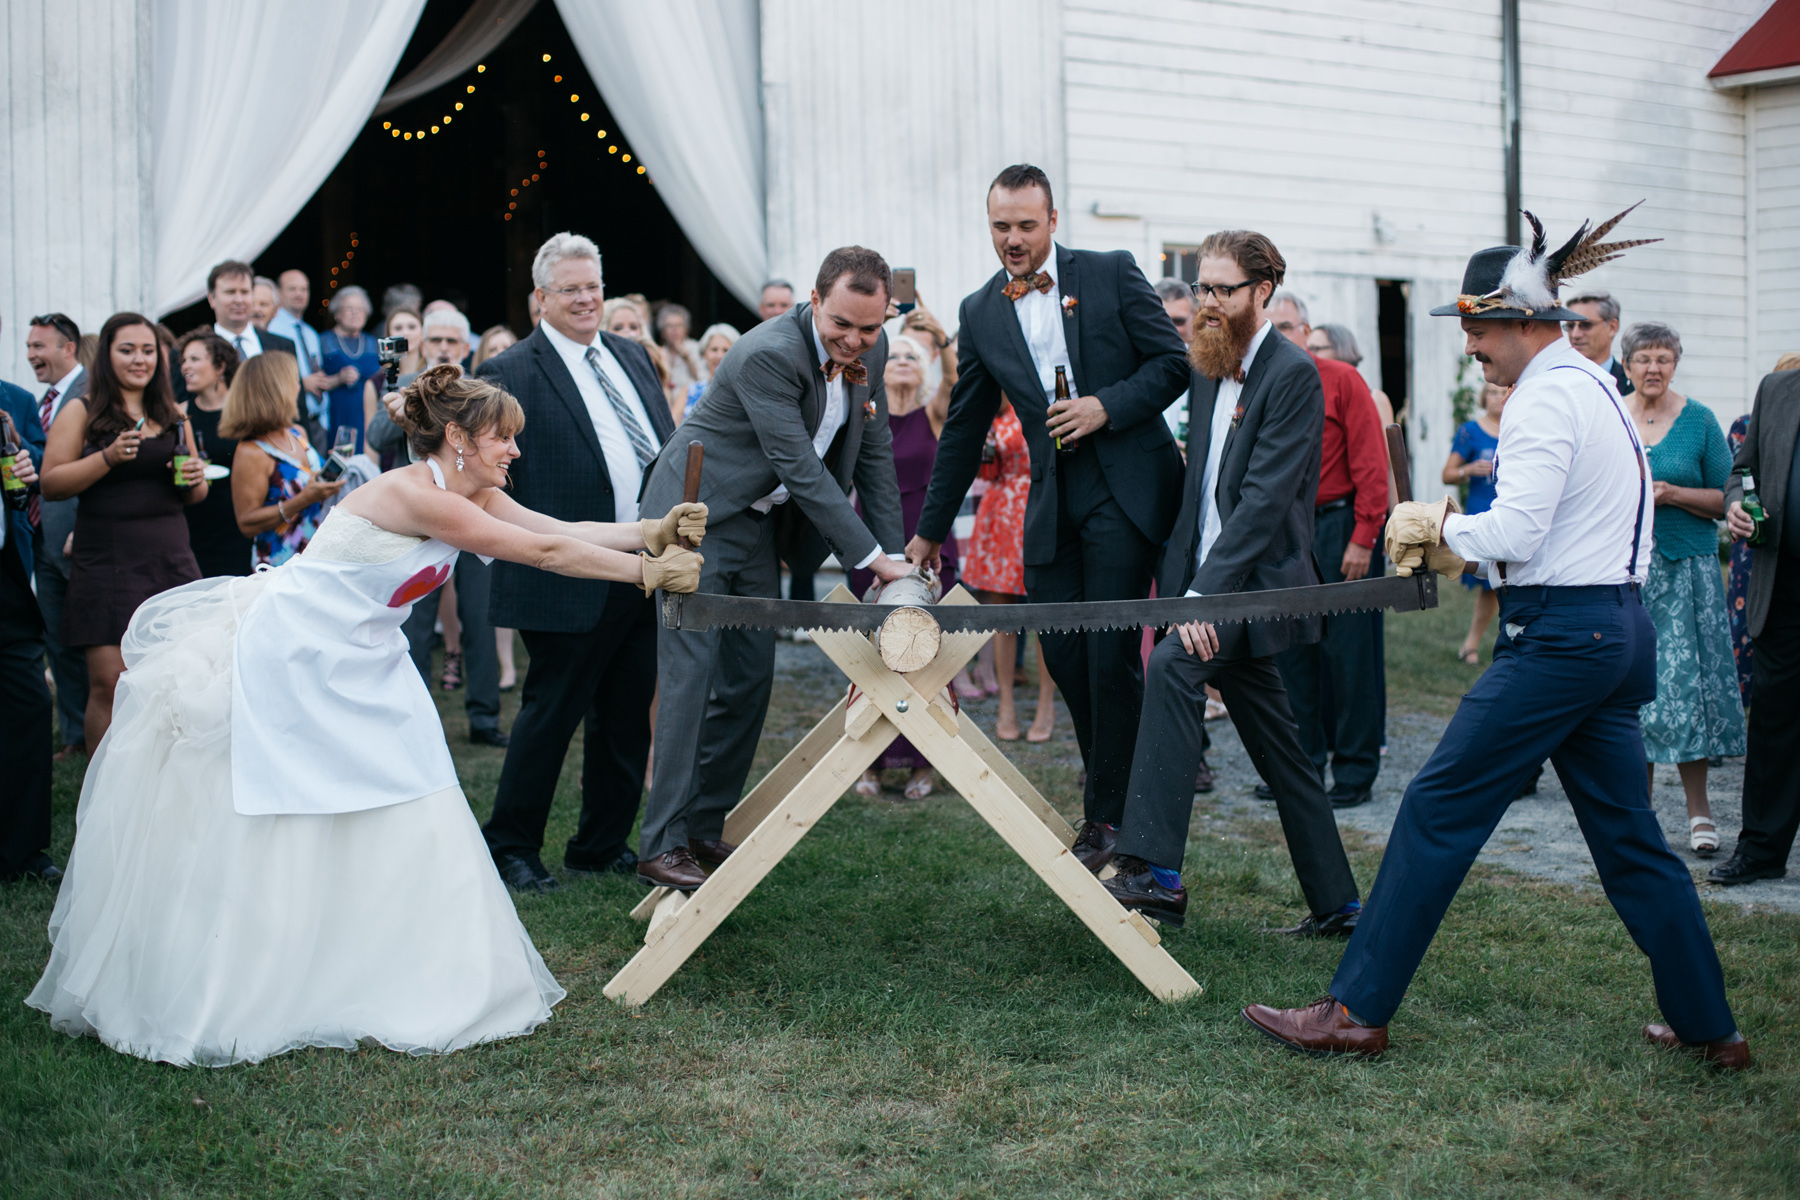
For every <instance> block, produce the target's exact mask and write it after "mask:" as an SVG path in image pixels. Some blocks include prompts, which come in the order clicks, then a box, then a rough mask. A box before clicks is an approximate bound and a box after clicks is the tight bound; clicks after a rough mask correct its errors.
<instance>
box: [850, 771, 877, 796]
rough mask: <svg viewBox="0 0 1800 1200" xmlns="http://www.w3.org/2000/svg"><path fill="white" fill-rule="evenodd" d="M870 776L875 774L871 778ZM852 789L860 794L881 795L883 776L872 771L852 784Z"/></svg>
mask: <svg viewBox="0 0 1800 1200" xmlns="http://www.w3.org/2000/svg"><path fill="white" fill-rule="evenodd" d="M870 776H874V778H870ZM850 790H851V791H853V792H855V793H856V794H857V795H859V796H871V797H872V796H879V795H881V776H879V775H876V774H875V772H873V771H870V772H868V774H865V775H863V776H862V777H861V778H859V779H858V780H857V781H856V782H855V783H853V784H851V785H850Z"/></svg>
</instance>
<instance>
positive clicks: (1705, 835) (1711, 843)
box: [1688, 817, 1719, 858]
mask: <svg viewBox="0 0 1800 1200" xmlns="http://www.w3.org/2000/svg"><path fill="white" fill-rule="evenodd" d="M1702 825H1711V826H1712V828H1711V829H1701V828H1700V826H1702ZM1688 846H1689V847H1690V848H1691V849H1692V850H1693V851H1694V853H1695V854H1697V855H1699V856H1700V857H1701V858H1711V857H1712V856H1713V855H1715V854H1717V853H1718V852H1719V826H1718V823H1717V822H1715V821H1714V820H1713V819H1712V818H1711V817H1689V818H1688Z"/></svg>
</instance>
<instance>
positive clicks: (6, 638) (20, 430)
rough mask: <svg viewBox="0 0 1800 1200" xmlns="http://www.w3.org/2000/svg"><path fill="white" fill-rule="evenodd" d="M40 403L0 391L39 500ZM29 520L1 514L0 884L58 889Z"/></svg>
mask: <svg viewBox="0 0 1800 1200" xmlns="http://www.w3.org/2000/svg"><path fill="white" fill-rule="evenodd" d="M37 407H38V406H37V403H36V402H35V401H34V400H33V399H32V398H31V393H30V392H28V391H26V390H25V389H24V388H22V387H19V386H18V385H16V384H11V383H0V409H4V410H5V412H6V415H7V416H8V417H9V418H11V422H12V427H13V429H14V431H15V436H16V437H17V438H18V441H19V450H18V453H17V454H16V455H14V457H13V470H14V472H15V473H16V475H17V477H18V479H19V481H20V482H21V483H24V484H26V486H27V487H28V489H29V491H30V494H31V495H33V496H35V495H36V494H37V490H38V489H37V468H38V466H39V464H41V463H42V462H43V460H44V427H43V426H42V425H41V424H39V423H38V417H37ZM31 541H32V528H31V518H30V516H29V515H28V514H27V513H26V512H25V511H24V510H22V509H21V510H0V762H4V763H6V764H7V776H8V780H7V786H6V787H5V788H0V797H3V799H0V880H12V879H41V880H43V881H44V882H46V883H55V882H56V881H57V880H59V879H61V878H62V870H61V868H59V867H58V866H57V865H56V864H55V863H53V862H51V861H50V856H49V855H48V854H46V853H44V851H45V850H47V849H48V848H49V846H50V712H51V707H50V689H49V688H48V687H46V686H45V684H44V619H43V616H42V614H41V613H40V612H39V611H38V603H37V599H36V597H34V596H33V595H32V592H31V571H32V547H31Z"/></svg>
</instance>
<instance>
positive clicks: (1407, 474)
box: [1387, 425, 1413, 512]
mask: <svg viewBox="0 0 1800 1200" xmlns="http://www.w3.org/2000/svg"><path fill="white" fill-rule="evenodd" d="M1387 447H1388V466H1389V468H1391V469H1392V471H1393V473H1394V479H1393V484H1394V486H1393V489H1392V490H1391V492H1390V493H1389V496H1388V500H1389V504H1388V511H1389V512H1393V511H1394V505H1396V504H1405V503H1406V502H1408V501H1409V500H1411V499H1412V498H1413V497H1412V463H1411V461H1409V460H1408V459H1407V457H1406V434H1405V433H1404V432H1402V431H1401V429H1400V426H1398V425H1389V426H1388V427H1387Z"/></svg>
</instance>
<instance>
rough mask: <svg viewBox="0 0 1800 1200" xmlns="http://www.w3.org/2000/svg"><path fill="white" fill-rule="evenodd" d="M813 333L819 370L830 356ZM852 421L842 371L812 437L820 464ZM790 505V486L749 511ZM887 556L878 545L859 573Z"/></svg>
mask: <svg viewBox="0 0 1800 1200" xmlns="http://www.w3.org/2000/svg"><path fill="white" fill-rule="evenodd" d="M811 329H812V339H813V352H814V353H815V354H817V355H818V356H819V366H821V367H823V366H824V365H825V364H826V362H827V361H829V359H830V356H829V355H827V354H826V353H825V343H824V341H823V340H822V339H821V338H820V337H819V327H818V326H817V325H813V326H811ZM849 419H850V401H849V398H848V396H847V395H846V393H845V391H844V373H843V372H842V371H839V372H838V374H837V378H836V379H829V380H826V382H825V414H824V415H823V416H821V417H820V418H819V428H818V430H817V431H816V432H814V434H813V440H812V443H813V453H814V454H817V455H818V456H819V461H820V462H824V461H825V452H826V451H827V450H829V449H831V442H832V439H833V438H835V437H837V435H838V430H840V429H842V428H843V427H844V422H846V421H848V420H849ZM787 501H788V490H787V484H785V483H784V484H781V485H780V486H779V487H777V488H776V489H775V490H774V491H772V492H770V493H769V494H768V495H766V496H764V497H763V498H762V499H761V500H754V501H752V502H751V504H750V507H751V508H754V509H755V510H756V511H757V512H759V513H766V512H770V511H772V510H773V509H774V507H775V506H776V505H777V504H786V503H787ZM886 553H887V551H885V550H883V549H882V548H881V544H880V543H879V542H877V543H876V545H875V549H874V551H873V552H872V553H871V554H870V555H869V556H868V557H867V558H865V559H863V560H862V561H861V562H859V563H857V564H856V566H857V567H858V568H859V569H860V568H862V567H866V566H868V565H869V564H870V563H872V562H874V561H875V560H876V559H877V558H879V557H881V556H882V555H883V554H886Z"/></svg>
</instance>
